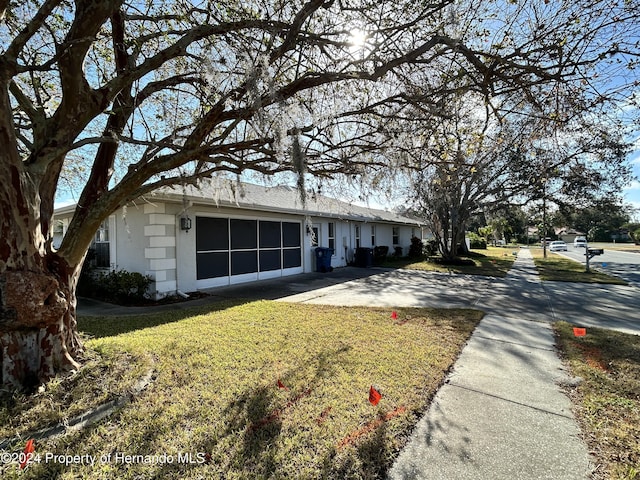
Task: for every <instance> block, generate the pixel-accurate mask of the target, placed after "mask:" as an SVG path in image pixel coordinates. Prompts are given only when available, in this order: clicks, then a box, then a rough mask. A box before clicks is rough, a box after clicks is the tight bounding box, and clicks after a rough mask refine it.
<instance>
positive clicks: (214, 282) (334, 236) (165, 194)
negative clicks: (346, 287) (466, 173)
mask: <svg viewBox="0 0 640 480" xmlns="http://www.w3.org/2000/svg"><path fill="white" fill-rule="evenodd" d="M74 210H75V205H70V206H67V207H62V208H60V209H57V210H56V212H55V219H56V230H55V240H54V243H57V244H59V242H60V241H61V240H62V237H63V236H64V233H65V232H66V229H67V226H68V225H69V222H70V220H71V218H72V216H73V212H74ZM421 232H422V229H421V225H420V223H419V222H418V221H416V220H412V219H409V218H406V217H402V216H400V215H397V214H395V213H392V212H387V211H383V210H375V209H370V208H365V207H360V206H356V205H351V204H349V203H346V202H343V201H340V200H336V199H333V198H329V197H326V196H321V195H309V196H308V198H306V202H305V204H304V205H303V203H302V200H301V199H300V194H299V192H298V191H297V190H296V189H293V188H291V187H287V186H277V187H265V186H259V185H253V184H247V183H237V184H236V183H231V182H220V183H218V184H217V183H215V182H209V183H205V184H203V185H202V186H201V187H199V188H195V187H192V186H189V187H186V189H182V188H176V189H170V188H163V189H160V190H157V191H156V192H154V193H153V194H151V195H147V196H146V197H145V198H144V199H139V200H138V201H136V202H134V203H132V204H130V205H128V206H127V207H126V208H125V209H120V210H118V211H116V212H115V213H114V214H113V215H111V216H110V217H109V218H108V219H107V220H105V222H104V223H103V224H102V226H101V227H100V229H99V230H98V232H97V233H96V236H95V240H94V243H93V245H92V250H91V252H92V258H91V261H92V262H94V265H95V266H96V267H98V268H105V269H107V268H108V269H124V270H128V271H132V272H140V273H144V274H147V275H149V276H151V278H153V280H154V282H155V285H154V288H155V291H156V292H157V296H159V297H161V296H164V295H167V294H173V293H175V292H176V291H183V292H189V291H195V290H199V289H206V288H211V287H218V286H224V285H230V284H236V283H242V282H252V281H256V280H261V279H267V278H275V277H281V276H286V275H293V274H297V273H303V272H312V271H314V270H315V269H316V268H315V260H316V259H315V249H316V247H319V246H320V247H327V248H331V249H333V250H334V254H333V256H332V258H331V266H332V267H342V266H346V265H348V264H349V263H351V262H352V261H353V260H354V258H355V251H356V249H357V248H359V247H374V246H388V247H389V253H390V254H392V253H394V248H395V247H401V248H402V251H403V253H404V254H407V253H408V249H409V246H410V244H411V237H412V236H417V237H421V235H422V234H421Z"/></svg>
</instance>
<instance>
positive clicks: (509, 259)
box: [388, 247, 517, 277]
mask: <svg viewBox="0 0 640 480" xmlns="http://www.w3.org/2000/svg"><path fill="white" fill-rule="evenodd" d="M515 251H517V248H508V247H504V248H500V247H487V249H486V250H485V249H482V250H471V252H470V253H469V254H468V255H465V256H462V257H460V258H461V259H462V260H471V261H472V262H473V265H442V264H440V263H436V262H434V261H429V260H423V261H415V260H407V259H403V260H399V261H397V263H396V264H394V263H390V264H389V265H388V266H397V267H398V268H407V269H410V270H422V271H427V272H443V273H460V274H467V275H486V276H490V277H504V276H506V274H507V272H508V271H509V269H510V268H511V266H512V265H513V261H514V260H515V258H516V256H515V255H514V254H513V252H515Z"/></svg>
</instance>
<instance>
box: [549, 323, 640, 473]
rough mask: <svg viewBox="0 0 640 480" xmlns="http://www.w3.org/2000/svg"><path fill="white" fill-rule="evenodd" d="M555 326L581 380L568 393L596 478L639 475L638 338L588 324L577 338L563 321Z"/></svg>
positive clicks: (639, 379) (570, 364)
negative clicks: (594, 457)
mask: <svg viewBox="0 0 640 480" xmlns="http://www.w3.org/2000/svg"><path fill="white" fill-rule="evenodd" d="M555 329H556V335H557V338H558V345H559V347H560V350H561V351H562V353H563V355H564V357H565V361H566V362H567V363H568V364H569V366H570V368H571V373H572V374H573V375H574V376H579V377H581V378H582V379H583V381H582V383H580V384H579V386H578V387H577V388H575V389H574V390H573V391H572V392H571V395H570V396H571V397H572V400H573V402H574V408H575V412H576V416H577V418H578V421H579V422H580V424H581V427H582V430H583V433H584V436H585V439H586V441H587V444H588V445H589V449H590V450H591V451H592V452H593V454H594V455H595V456H596V458H597V462H596V463H597V465H598V467H597V469H596V472H595V475H594V478H599V479H600V478H606V479H611V480H622V479H625V480H632V479H638V478H640V336H637V335H630V334H624V333H619V332H615V331H612V330H603V329H598V328H588V329H587V335H586V336H584V337H575V336H574V333H573V329H572V326H571V325H569V324H568V323H566V322H559V323H557V324H556V325H555Z"/></svg>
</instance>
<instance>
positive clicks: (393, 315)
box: [391, 310, 398, 320]
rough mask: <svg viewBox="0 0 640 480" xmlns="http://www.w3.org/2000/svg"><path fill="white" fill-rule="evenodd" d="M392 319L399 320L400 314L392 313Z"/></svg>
mask: <svg viewBox="0 0 640 480" xmlns="http://www.w3.org/2000/svg"><path fill="white" fill-rule="evenodd" d="M391 318H393V319H394V320H396V319H397V318H398V312H396V311H395V310H394V311H393V312H391Z"/></svg>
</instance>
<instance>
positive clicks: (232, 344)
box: [0, 301, 483, 479]
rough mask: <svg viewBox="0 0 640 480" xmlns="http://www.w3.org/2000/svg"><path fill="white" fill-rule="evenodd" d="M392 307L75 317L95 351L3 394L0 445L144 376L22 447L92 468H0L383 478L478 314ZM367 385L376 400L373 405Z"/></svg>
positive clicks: (75, 474) (249, 306) (59, 473)
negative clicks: (70, 369)
mask: <svg viewBox="0 0 640 480" xmlns="http://www.w3.org/2000/svg"><path fill="white" fill-rule="evenodd" d="M212 308H215V309H216V310H214V311H211V309H212ZM396 312H397V315H396V317H397V318H392V309H389V308H361V307H357V308H355V307H330V306H319V305H300V304H287V303H280V302H270V301H259V302H251V303H246V304H228V305H217V306H215V307H211V306H210V307H209V310H207V309H206V308H203V307H200V308H199V309H194V310H189V311H168V312H166V313H162V314H156V315H146V316H139V317H122V318H112V317H101V318H81V319H80V321H79V326H80V330H81V331H83V332H86V333H87V334H88V335H91V336H92V338H91V339H90V340H87V341H86V347H87V348H88V350H89V351H90V352H92V353H91V355H90V356H91V357H92V358H93V360H91V362H90V363H89V365H88V366H87V367H86V368H84V369H82V370H81V371H80V372H79V373H78V374H76V375H75V376H73V377H70V378H67V379H63V380H58V381H55V382H52V383H51V384H49V385H47V388H46V389H45V390H44V391H43V392H40V393H37V394H35V395H33V396H31V397H21V398H13V399H6V398H5V399H4V400H3V402H2V404H0V438H3V437H14V436H15V435H17V434H19V435H21V436H22V438H23V439H24V441H25V442H26V440H27V439H28V438H29V433H30V432H32V431H33V430H34V429H37V428H41V427H44V426H47V425H48V424H50V423H51V422H54V421H64V420H65V419H66V418H69V417H70V416H72V415H76V414H77V410H78V409H77V407H76V405H83V406H85V407H86V406H89V405H92V404H95V403H99V402H96V401H95V400H94V399H93V397H94V396H97V397H99V398H100V401H103V400H104V399H108V398H114V397H117V396H119V395H122V394H123V393H126V391H127V390H128V389H130V388H131V385H132V384H133V383H135V381H136V380H137V379H138V378H139V377H140V376H141V375H143V374H144V372H145V371H147V370H148V368H149V367H152V368H154V369H155V381H154V382H153V383H152V384H151V385H150V386H149V387H148V388H147V389H146V390H144V391H143V392H142V393H141V394H140V395H139V396H137V397H136V398H135V399H134V400H133V401H132V402H131V403H129V404H128V405H126V406H124V407H123V408H122V409H121V410H120V411H118V412H117V413H115V414H114V415H113V416H111V417H109V418H107V419H105V420H103V421H101V422H99V423H98V424H95V425H93V426H91V427H89V428H87V429H85V430H83V431H80V432H73V433H68V434H67V435H66V436H64V437H61V438H59V439H57V440H54V439H50V440H42V441H38V442H36V453H39V454H40V455H41V456H42V457H41V458H43V459H44V455H45V454H47V453H49V454H50V455H52V454H56V455H58V454H67V455H85V456H86V455H92V456H93V457H95V458H96V459H100V458H102V459H103V460H105V461H103V462H100V460H97V461H96V464H95V465H93V466H91V465H81V464H79V463H74V464H72V465H68V466H64V465H61V464H58V463H53V462H48V463H44V461H42V462H41V463H39V464H31V465H30V466H29V467H28V468H27V470H26V471H19V470H18V468H17V466H16V464H11V465H5V466H0V476H2V478H60V479H71V478H73V479H77V478H86V479H93V478H101V479H127V478H129V479H134V478H162V479H173V478H175V479H196V478H225V479H260V478H282V479H285V478H382V477H384V476H385V474H386V471H387V469H388V468H389V467H390V465H391V464H392V462H393V460H394V458H395V456H396V455H397V453H398V451H399V449H400V448H401V447H402V446H403V445H404V444H405V443H406V440H407V439H408V436H409V434H410V432H411V431H412V429H413V427H414V425H415V424H416V422H417V420H418V418H419V416H420V415H421V414H422V413H424V412H425V411H426V409H427V407H428V405H429V403H430V401H431V398H432V397H433V395H434V394H435V392H436V390H437V389H438V388H439V386H440V385H441V383H442V381H443V380H444V378H445V375H446V374H447V372H448V370H449V368H450V367H451V365H452V364H453V362H454V361H455V359H456V358H457V356H458V355H459V352H460V350H461V348H462V346H463V344H464V343H465V341H466V340H467V339H468V337H469V336H470V334H471V332H472V331H473V329H474V328H475V326H476V325H477V323H478V322H479V321H480V319H481V317H482V315H483V314H482V312H479V311H475V310H464V309H455V310H441V309H440V310H438V309H426V308H420V309H417V308H400V309H397V310H396ZM372 385H373V386H375V387H376V388H377V389H378V390H379V391H380V392H381V394H382V399H381V400H380V402H379V403H378V404H377V406H373V405H372V404H371V403H370V402H369V390H370V387H371V386H372ZM71 412H72V413H71ZM22 448H24V443H22V442H21V443H20V445H19V446H16V447H15V448H14V450H15V451H21V450H22ZM186 454H191V455H192V457H191V460H192V461H193V463H185V459H186V458H188V457H186V456H185V455H186ZM118 455H119V456H118ZM123 455H132V456H136V455H137V456H138V457H129V459H128V460H127V458H126V457H123ZM163 455H164V457H163ZM117 458H119V459H120V460H119V461H117ZM167 459H171V460H172V463H169V461H167Z"/></svg>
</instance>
